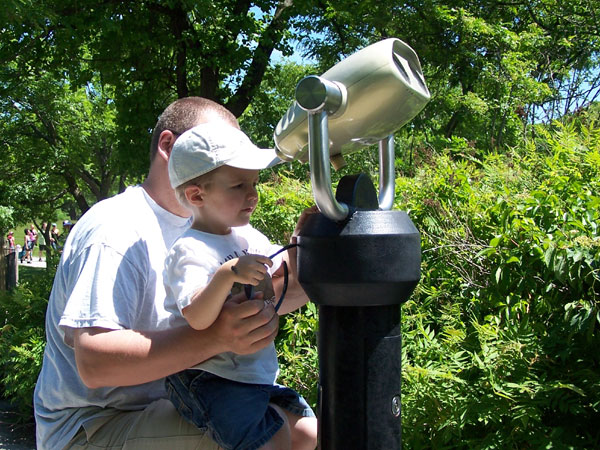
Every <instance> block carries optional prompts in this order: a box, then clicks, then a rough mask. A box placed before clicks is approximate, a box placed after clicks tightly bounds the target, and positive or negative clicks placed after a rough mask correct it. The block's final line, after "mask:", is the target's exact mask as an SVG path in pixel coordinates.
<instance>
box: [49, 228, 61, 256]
mask: <svg viewBox="0 0 600 450" xmlns="http://www.w3.org/2000/svg"><path fill="white" fill-rule="evenodd" d="M59 237H60V231H59V230H58V227H57V226H56V224H55V223H53V224H52V227H51V228H50V247H52V250H58V238H59Z"/></svg>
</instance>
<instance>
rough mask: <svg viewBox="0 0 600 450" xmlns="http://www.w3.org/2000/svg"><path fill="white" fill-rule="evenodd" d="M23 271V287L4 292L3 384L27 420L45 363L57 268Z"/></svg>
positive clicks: (0, 307) (0, 325) (0, 298)
mask: <svg viewBox="0 0 600 450" xmlns="http://www.w3.org/2000/svg"><path fill="white" fill-rule="evenodd" d="M19 270H20V275H21V281H20V284H19V286H17V287H16V288H15V289H13V290H12V291H10V292H0V348H2V349H3V351H2V352H0V383H1V389H2V396H3V397H6V398H8V399H10V401H11V402H12V403H13V404H14V405H15V406H16V407H17V409H18V410H19V411H20V413H21V417H22V420H23V421H27V420H30V419H31V414H32V398H33V390H34V387H35V382H36V380H37V377H38V374H39V370H40V368H41V365H42V358H43V353H44V347H45V332H44V318H45V313H46V307H47V305H48V297H49V295H50V288H51V286H52V281H53V277H54V270H52V269H51V270H50V271H47V270H40V269H32V268H25V267H20V268H19ZM34 272H35V274H34Z"/></svg>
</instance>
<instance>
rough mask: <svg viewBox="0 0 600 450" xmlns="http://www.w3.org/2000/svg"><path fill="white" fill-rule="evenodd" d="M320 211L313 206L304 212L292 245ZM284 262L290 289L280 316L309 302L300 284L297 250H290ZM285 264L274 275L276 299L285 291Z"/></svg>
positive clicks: (280, 310)
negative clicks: (308, 221)
mask: <svg viewBox="0 0 600 450" xmlns="http://www.w3.org/2000/svg"><path fill="white" fill-rule="evenodd" d="M318 212H319V209H318V208H317V207H316V206H312V207H310V208H307V209H305V210H304V211H302V214H301V215H300V218H299V219H298V222H297V224H296V228H295V229H294V232H293V233H292V238H291V239H290V243H292V244H295V243H296V241H297V239H298V235H299V234H300V231H301V230H302V227H303V226H304V224H305V223H306V220H307V219H308V217H310V216H311V215H312V214H317V213H318ZM283 260H284V261H285V262H286V263H287V265H288V274H289V276H288V288H287V292H286V294H285V298H284V300H283V303H282V304H281V307H280V308H279V311H278V313H279V314H287V313H289V312H292V311H295V310H297V309H298V308H300V307H301V306H303V305H305V304H306V302H308V300H309V299H308V296H307V295H306V293H305V292H304V289H302V286H301V285H300V283H299V282H298V266H297V264H296V261H297V248H296V247H292V248H290V249H289V250H288V251H287V252H286V253H285V255H284V257H283ZM283 283H284V277H283V264H282V265H281V266H280V267H279V268H278V269H277V271H276V272H275V273H274V274H273V289H274V291H275V297H276V298H279V297H280V296H281V292H282V290H283Z"/></svg>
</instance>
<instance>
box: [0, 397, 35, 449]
mask: <svg viewBox="0 0 600 450" xmlns="http://www.w3.org/2000/svg"><path fill="white" fill-rule="evenodd" d="M14 416H15V413H14V412H12V408H11V407H10V405H9V403H8V402H6V401H4V400H0V450H35V425H34V424H33V423H30V424H24V425H14V418H15V417H14Z"/></svg>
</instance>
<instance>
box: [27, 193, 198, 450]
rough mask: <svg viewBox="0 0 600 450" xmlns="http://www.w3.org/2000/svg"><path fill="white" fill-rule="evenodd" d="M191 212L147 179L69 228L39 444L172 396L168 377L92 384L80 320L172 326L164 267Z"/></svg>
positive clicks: (59, 443) (44, 379)
mask: <svg viewBox="0 0 600 450" xmlns="http://www.w3.org/2000/svg"><path fill="white" fill-rule="evenodd" d="M189 224H190V220H189V219H187V218H182V217H179V216H176V215H174V214H171V213H170V212H168V211H166V210H164V209H163V208H161V207H160V206H159V205H157V204H156V203H155V202H154V201H153V200H152V199H151V198H150V197H149V196H148V194H147V193H146V191H145V190H144V189H143V188H142V187H141V186H136V187H130V188H128V189H127V190H126V191H125V192H124V193H122V194H120V195H117V196H115V197H112V198H110V199H107V200H104V201H102V202H99V203H98V204H96V205H94V206H93V207H92V208H91V209H90V210H89V211H88V212H87V213H86V214H85V215H84V216H83V217H82V218H81V219H80V220H79V221H78V222H77V223H76V224H75V226H74V228H73V230H72V231H71V233H70V234H69V237H68V239H67V242H66V244H65V247H64V249H63V254H62V257H61V260H60V263H59V266H58V270H57V272H56V277H55V280H54V285H53V288H52V293H51V295H50V300H49V303H48V310H47V315H46V338H47V344H46V350H45V353H44V361H43V366H42V370H41V373H40V376H39V378H38V382H37V384H36V389H35V394H34V406H35V418H36V425H37V446H38V449H51V450H55V449H59V448H63V447H64V446H65V445H66V444H67V443H68V442H69V441H70V440H71V439H72V438H73V436H74V435H75V434H76V433H77V432H78V431H79V429H80V427H81V426H82V424H83V423H85V422H86V421H87V420H90V419H93V418H97V417H101V416H108V415H110V414H113V413H114V412H115V410H140V409H143V408H145V407H146V406H147V405H148V404H149V403H151V402H153V401H154V400H157V399H159V398H165V397H166V393H165V388H164V380H157V381H154V382H151V383H146V384H142V385H138V386H127V387H112V388H100V389H89V388H87V387H86V386H85V385H84V384H83V383H82V381H81V379H80V377H79V375H78V372H77V367H76V364H75V355H74V351H73V348H72V346H71V345H72V336H73V329H74V328H85V327H102V328H107V329H111V330H120V329H132V330H140V331H149V330H161V329H165V328H167V327H168V326H169V316H170V313H169V312H167V311H166V309H165V307H164V299H165V291H164V285H163V279H162V268H163V265H164V260H165V257H166V255H167V251H168V249H169V248H170V247H171V245H172V244H173V242H175V239H176V238H177V237H179V236H180V235H181V234H182V233H183V232H184V231H185V230H187V229H188V227H189Z"/></svg>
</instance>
